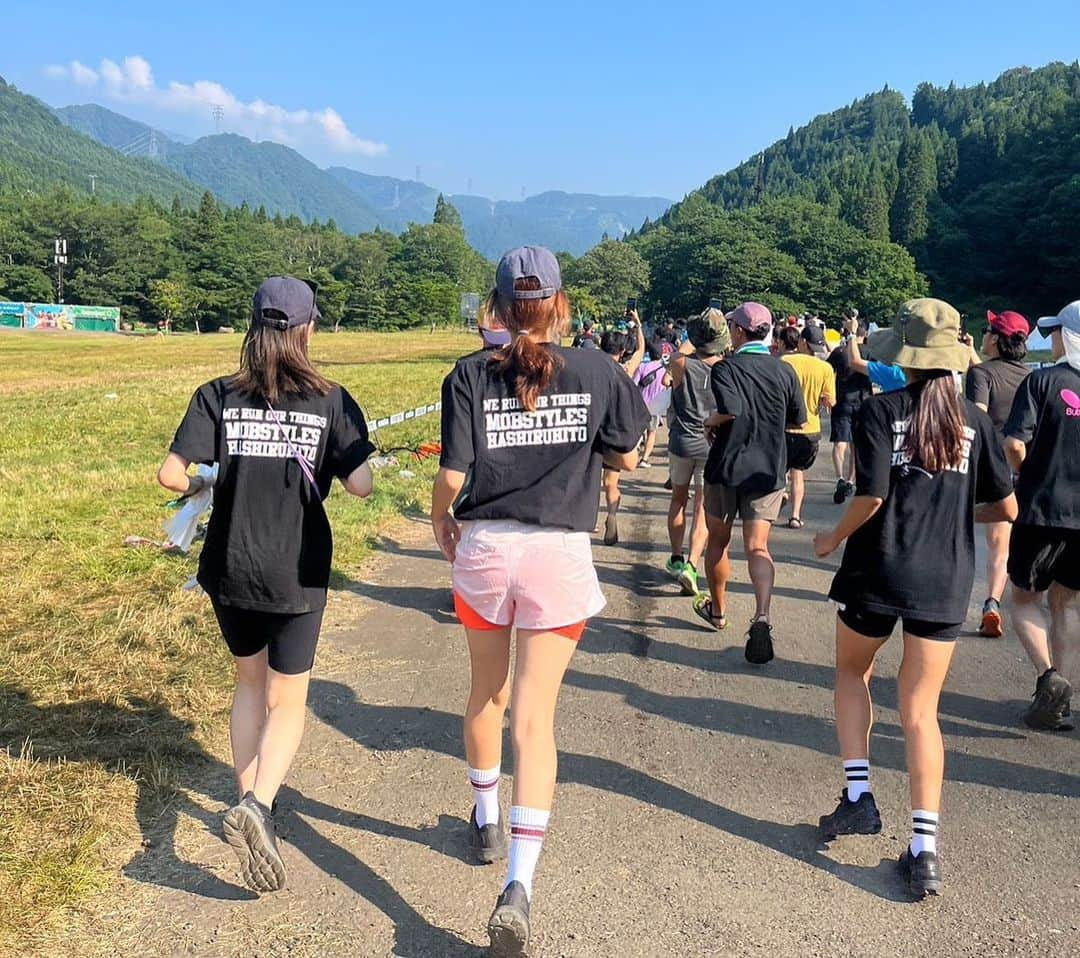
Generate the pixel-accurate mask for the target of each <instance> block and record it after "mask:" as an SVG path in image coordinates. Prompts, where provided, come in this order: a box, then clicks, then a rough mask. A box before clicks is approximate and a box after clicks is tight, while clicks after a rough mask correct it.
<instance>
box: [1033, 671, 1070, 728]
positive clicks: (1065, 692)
mask: <svg viewBox="0 0 1080 958" xmlns="http://www.w3.org/2000/svg"><path fill="white" fill-rule="evenodd" d="M1071 699H1072V686H1071V685H1069V683H1068V682H1067V681H1066V680H1065V679H1064V678H1063V677H1062V676H1061V674H1060V673H1059V672H1058V671H1057V670H1056V669H1047V670H1046V671H1045V672H1043V674H1042V675H1040V676H1039V681H1038V682H1036V683H1035V694H1034V695H1033V696H1032V701H1031V705H1029V706H1028V710H1027V711H1026V712H1025V713H1024V724H1025V725H1027V726H1028V727H1029V728H1034V729H1039V730H1040V731H1044V732H1069V731H1072V729H1073V721H1072V713H1071V711H1070V708H1069V705H1070V702H1071Z"/></svg>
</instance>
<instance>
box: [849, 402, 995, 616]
mask: <svg viewBox="0 0 1080 958" xmlns="http://www.w3.org/2000/svg"><path fill="white" fill-rule="evenodd" d="M921 389H922V384H921V383H917V384H914V385H911V386H908V387H907V388H905V389H901V390H898V391H896V392H891V393H884V394H883V395H880V396H875V397H873V398H871V399H868V400H866V401H865V402H864V403H863V404H862V406H861V407H860V409H859V413H858V414H857V416H856V417H855V434H854V439H855V441H854V447H855V477H856V480H855V486H856V491H855V494H856V495H858V496H876V497H878V498H881V499H884V500H885V501H884V502H883V503H882V504H881V508H880V509H878V511H877V512H876V513H875V514H874V515H873V517H872V518H871V519H870V521H869V522H867V523H865V524H864V525H863V526H862V527H861V528H860V529H858V530H857V531H856V532H855V534H854V535H853V536H851V538H850V539H848V542H847V546H846V548H845V549H844V558H843V561H842V562H841V564H840V570H839V572H837V574H836V577H835V578H834V579H833V583H832V589H831V590H830V591H829V598H830V599H833V600H834V601H836V602H841V603H844V604H852V605H856V606H861V607H863V608H866V609H868V610H869V611H871V612H880V613H884V614H887V615H902V616H908V617H909V618H913V619H924V620H926V621H929V622H942V623H948V624H953V623H956V622H962V621H963V620H964V618H965V617H966V616H967V606H968V601H969V600H970V599H971V588H972V586H973V585H974V583H975V517H974V509H975V505H976V503H980V502H998V501H1000V500H1001V499H1004V498H1006V497H1007V496H1008V495H1009V493H1010V492H1012V476H1011V475H1010V473H1009V466H1008V463H1007V462H1006V461H1005V451H1004V449H1003V448H1002V446H1001V440H1000V439H999V438H998V436H997V433H995V432H994V427H993V424H992V423H991V422H990V417H989V416H987V414H986V413H984V412H983V411H982V410H981V409H979V408H978V407H977V406H975V404H974V403H971V402H968V401H965V400H961V402H962V403H963V407H964V418H965V420H966V423H967V425H966V427H965V430H964V431H965V436H966V441H965V453H964V459H963V462H962V463H961V466H960V468H959V469H947V470H945V471H944V472H939V473H937V474H936V475H931V474H930V473H928V472H926V471H925V470H923V469H920V468H918V467H917V466H915V465H912V464H911V463H909V462H908V461H907V457H906V455H905V454H904V452H903V443H904V436H905V434H906V430H907V424H908V420H909V419H910V417H911V415H912V412H913V411H914V408H915V402H916V398H917V396H918V395H919V391H920V390H921Z"/></svg>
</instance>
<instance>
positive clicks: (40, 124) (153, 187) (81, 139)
mask: <svg viewBox="0 0 1080 958" xmlns="http://www.w3.org/2000/svg"><path fill="white" fill-rule="evenodd" d="M91 177H93V178H94V180H93V183H94V186H93V189H94V191H95V192H96V194H97V195H98V196H100V197H102V198H103V199H107V200H133V199H135V198H136V197H138V196H150V197H153V198H154V199H156V200H158V201H160V202H162V203H171V202H172V200H173V198H174V197H179V199H180V201H181V202H182V203H184V204H186V205H194V204H196V203H198V201H199V196H200V195H201V192H202V191H201V190H200V189H198V187H196V186H194V185H193V184H192V183H191V182H189V181H188V180H185V179H184V178H183V177H182V176H179V175H177V174H176V173H175V172H173V171H171V170H168V169H166V168H164V167H163V166H161V165H160V164H158V163H155V162H153V161H152V160H148V159H139V158H136V157H125V156H123V155H121V154H120V153H118V152H116V151H115V150H111V149H109V148H107V147H105V146H103V145H102V144H101V143H99V142H97V141H96V140H94V139H91V138H90V137H89V136H83V135H82V134H81V133H79V132H77V131H76V130H73V129H70V128H69V127H68V126H66V125H65V124H64V123H62V122H61V121H60V119H59V118H58V117H57V116H56V115H55V114H54V113H53V112H52V111H51V110H50V109H49V108H48V107H47V106H46V105H45V104H44V103H42V102H41V101H40V100H37V99H35V98H34V97H32V96H27V95H26V94H24V93H20V92H19V91H18V90H17V89H16V88H15V87H13V86H11V85H10V84H8V83H5V82H4V80H3V79H0V188H2V187H5V186H6V187H11V188H15V189H18V190H33V191H41V190H43V189H46V188H48V187H49V186H50V185H54V184H57V183H64V184H67V185H68V186H71V187H73V188H74V189H76V190H78V191H80V192H83V193H89V192H90V191H91V188H92V185H91V184H92V181H91Z"/></svg>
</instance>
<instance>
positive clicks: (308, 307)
mask: <svg viewBox="0 0 1080 958" xmlns="http://www.w3.org/2000/svg"><path fill="white" fill-rule="evenodd" d="M317 291H318V286H316V285H315V283H311V282H308V281H307V280H303V279H297V278H296V277H295V276H271V277H270V278H269V279H267V280H264V282H263V284H262V286H260V287H259V288H258V290H257V291H256V293H255V300H254V302H253V303H252V306H251V312H252V317H253V319H254V320H255V322H257V323H262V324H263V325H264V326H270V327H271V328H273V329H291V328H292V327H293V326H306V325H307V324H308V323H310V322H315V321H317V320H320V319H322V315H321V314H320V313H319V307H318V306H316V305H315V294H316V292H317Z"/></svg>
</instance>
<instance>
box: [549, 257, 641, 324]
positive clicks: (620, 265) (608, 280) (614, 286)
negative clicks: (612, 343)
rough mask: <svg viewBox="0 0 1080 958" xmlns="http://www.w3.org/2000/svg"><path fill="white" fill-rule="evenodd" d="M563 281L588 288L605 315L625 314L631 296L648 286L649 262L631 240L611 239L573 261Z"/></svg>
mask: <svg viewBox="0 0 1080 958" xmlns="http://www.w3.org/2000/svg"><path fill="white" fill-rule="evenodd" d="M563 284H564V285H565V286H575V287H578V288H579V289H582V290H585V291H586V292H588V293H589V295H590V296H592V297H593V300H594V301H595V302H596V304H598V307H599V309H600V310H601V312H602V314H603V316H604V317H615V316H621V315H622V314H623V312H624V310H625V309H626V300H627V298H628V297H631V296H633V297H638V296H641V295H642V294H643V293H645V292H646V291H647V290H648V288H649V264H648V263H646V262H645V260H644V258H643V257H642V255H641V254H640V253H639V252H638V251H637V249H636V248H635V247H634V246H632V245H631V244H629V243H622V242H619V241H618V240H607V241H606V242H602V243H600V244H599V245H597V246H594V247H593V248H592V249H591V250H589V251H588V252H587V253H586V254H585V255H584V256H582V257H580V258H578V259H576V260H574V261H573V262H572V263H569V264H568V266H567V269H566V272H565V273H564V275H563Z"/></svg>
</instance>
